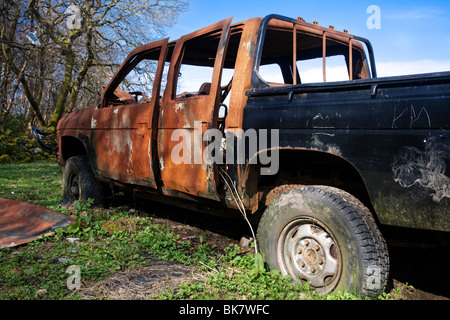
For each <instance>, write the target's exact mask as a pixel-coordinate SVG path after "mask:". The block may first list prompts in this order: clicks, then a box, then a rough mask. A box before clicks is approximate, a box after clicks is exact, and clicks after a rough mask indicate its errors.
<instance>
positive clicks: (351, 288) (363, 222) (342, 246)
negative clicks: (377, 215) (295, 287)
mask: <svg viewBox="0 0 450 320" xmlns="http://www.w3.org/2000/svg"><path fill="white" fill-rule="evenodd" d="M257 238H258V242H259V248H260V251H261V253H262V255H263V257H264V259H265V261H266V262H267V264H268V265H269V267H270V268H273V269H279V270H280V271H281V272H282V274H284V275H290V276H292V277H293V278H294V280H297V281H298V280H303V281H309V282H310V286H311V287H314V288H315V290H316V291H317V292H318V293H323V294H326V293H330V292H338V291H340V292H344V291H346V292H350V293H353V294H356V295H359V296H361V298H366V297H368V298H375V299H376V298H377V297H378V296H379V294H381V293H382V292H383V291H384V290H385V289H386V286H387V280H388V274H389V255H388V251H387V245H386V242H385V240H384V238H383V236H382V235H381V233H380V231H379V230H378V227H377V225H376V223H375V220H374V219H373V216H372V214H371V213H370V211H369V210H368V209H367V208H366V207H365V206H364V205H363V204H362V203H361V202H360V201H359V200H357V199H356V198H355V197H353V196H352V195H350V194H348V193H346V192H344V191H342V190H340V189H336V188H333V187H328V186H304V187H299V188H294V189H291V190H288V191H286V192H284V193H282V194H281V195H280V196H278V197H277V198H276V199H275V200H273V201H272V203H271V204H270V205H269V206H268V207H267V209H266V210H265V212H264V213H263V216H262V218H261V221H260V223H259V226H258V235H257Z"/></svg>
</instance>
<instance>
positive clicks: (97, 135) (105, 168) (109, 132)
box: [91, 39, 168, 188]
mask: <svg viewBox="0 0 450 320" xmlns="http://www.w3.org/2000/svg"><path fill="white" fill-rule="evenodd" d="M167 43H168V41H167V39H163V40H160V41H156V42H152V43H151V44H148V45H145V46H142V47H140V48H138V49H136V50H134V51H133V52H132V53H131V54H130V55H129V56H128V58H127V59H126V60H125V61H124V63H123V64H122V66H121V67H120V68H119V70H118V71H117V72H116V74H115V76H114V77H113V80H111V82H110V83H109V84H108V86H107V87H106V88H105V90H104V93H103V97H102V100H101V103H100V107H99V108H96V109H95V110H94V111H93V113H92V119H91V130H92V136H91V144H92V149H93V154H92V155H91V159H92V163H93V166H94V169H95V170H96V171H97V173H99V174H100V175H101V176H103V177H106V178H109V179H112V180H116V181H120V182H123V183H130V184H136V185H143V186H149V187H152V188H156V187H157V182H156V180H157V175H158V167H157V151H156V144H155V141H156V137H157V136H156V129H157V124H158V116H159V100H160V87H161V78H162V72H163V67H164V61H165V57H166V51H167ZM150 51H151V52H154V53H155V52H156V54H157V58H156V59H157V62H158V67H157V70H156V73H155V78H154V81H153V90H152V97H151V98H150V99H145V100H141V101H140V102H137V101H136V100H135V99H134V97H133V96H132V95H130V94H129V93H127V92H125V91H123V90H121V89H120V88H119V87H118V86H119V84H120V83H121V81H122V80H123V78H124V77H125V75H126V74H128V72H130V71H131V70H132V69H133V68H134V67H135V66H136V65H137V63H138V62H139V61H141V57H143V56H144V55H146V54H148V53H149V52H150ZM112 94H114V95H115V96H116V97H118V98H119V99H120V100H121V101H122V103H123V104H120V105H112V104H110V102H109V101H108V98H109V96H110V95H112Z"/></svg>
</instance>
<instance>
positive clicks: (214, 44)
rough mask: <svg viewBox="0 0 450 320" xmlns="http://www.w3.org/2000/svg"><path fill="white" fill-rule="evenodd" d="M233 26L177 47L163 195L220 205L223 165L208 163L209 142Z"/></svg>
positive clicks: (163, 153) (163, 154)
mask: <svg viewBox="0 0 450 320" xmlns="http://www.w3.org/2000/svg"><path fill="white" fill-rule="evenodd" d="M231 20H232V18H229V19H226V20H223V21H221V22H218V23H216V24H214V25H212V26H209V27H206V28H204V29H201V30H199V31H197V32H194V33H191V34H189V35H186V36H184V37H182V38H180V39H179V40H178V41H177V44H176V46H175V49H174V53H173V55H172V61H171V64H170V70H169V77H168V83H167V87H166V91H165V94H164V98H163V103H162V107H161V115H160V122H159V130H158V154H159V161H160V170H161V180H162V182H163V184H164V189H163V191H164V190H167V188H169V189H172V190H177V191H181V192H184V193H188V194H192V195H196V196H201V197H206V198H210V199H214V200H219V196H218V194H217V188H216V184H217V182H218V178H217V174H218V173H217V164H215V163H211V162H209V161H205V159H204V157H203V155H204V151H205V148H206V146H207V142H206V141H204V139H203V138H204V137H205V132H206V130H208V129H212V128H217V127H218V124H217V118H218V112H219V106H220V93H221V87H220V83H221V76H222V67H223V64H224V57H225V52H226V48H227V44H228V38H229V37H228V35H229V30H230V24H231ZM180 158H182V160H181V162H180Z"/></svg>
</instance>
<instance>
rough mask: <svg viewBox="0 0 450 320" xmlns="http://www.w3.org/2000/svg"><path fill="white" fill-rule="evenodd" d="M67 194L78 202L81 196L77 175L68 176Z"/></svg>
mask: <svg viewBox="0 0 450 320" xmlns="http://www.w3.org/2000/svg"><path fill="white" fill-rule="evenodd" d="M69 192H70V197H71V198H72V200H79V199H80V194H81V187H80V183H79V178H78V175H77V174H71V175H70V176H69Z"/></svg>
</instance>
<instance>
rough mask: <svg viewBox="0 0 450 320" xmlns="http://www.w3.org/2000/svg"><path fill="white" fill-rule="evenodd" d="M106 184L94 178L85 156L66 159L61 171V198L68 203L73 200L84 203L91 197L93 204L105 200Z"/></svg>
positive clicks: (101, 203) (98, 203)
mask: <svg viewBox="0 0 450 320" xmlns="http://www.w3.org/2000/svg"><path fill="white" fill-rule="evenodd" d="M106 190H107V188H106V185H105V184H104V183H102V182H100V181H98V180H97V179H96V178H95V175H94V172H93V171H92V168H91V165H90V163H89V159H88V157H87V156H74V157H71V158H69V159H68V160H67V162H66V164H65V167H64V173H63V200H62V201H61V204H69V203H72V202H74V201H75V200H80V201H82V202H84V203H86V201H87V200H88V199H89V198H91V199H93V200H94V203H93V204H94V205H95V206H101V205H103V204H104V202H105V194H106Z"/></svg>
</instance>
